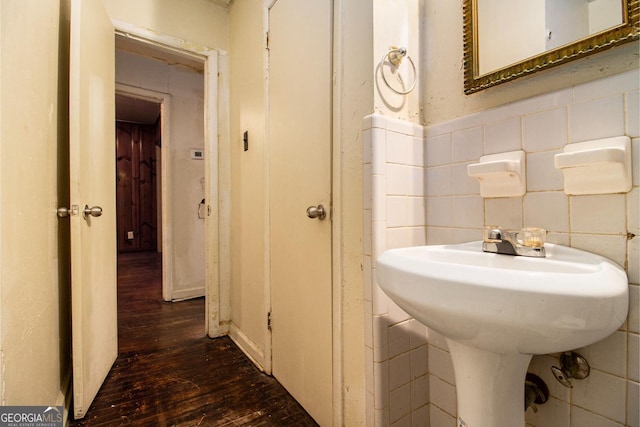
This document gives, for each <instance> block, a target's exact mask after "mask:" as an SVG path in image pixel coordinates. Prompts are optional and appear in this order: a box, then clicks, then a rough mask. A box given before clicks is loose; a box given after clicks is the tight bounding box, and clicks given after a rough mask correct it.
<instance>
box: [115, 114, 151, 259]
mask: <svg viewBox="0 0 640 427" xmlns="http://www.w3.org/2000/svg"><path fill="white" fill-rule="evenodd" d="M116 159H117V162H116V166H117V178H116V179H117V187H116V190H117V203H118V208H117V211H118V251H119V252H130V251H148V250H156V249H157V247H158V242H157V236H158V233H157V227H158V224H157V217H158V215H157V198H156V188H157V185H156V184H157V181H156V179H157V175H156V126H155V125H141V124H137V123H124V122H116Z"/></svg>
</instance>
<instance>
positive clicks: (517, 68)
mask: <svg viewBox="0 0 640 427" xmlns="http://www.w3.org/2000/svg"><path fill="white" fill-rule="evenodd" d="M463 13H464V80H465V82H464V92H465V93H466V94H471V93H474V92H477V91H479V90H482V89H486V88H488V87H491V86H494V85H497V84H500V83H504V82H507V81H510V80H513V79H516V78H518V77H522V76H525V75H528V74H531V73H533V72H535V71H539V70H542V69H545V68H550V67H554V66H556V65H560V64H564V63H566V62H569V61H572V60H574V59H578V58H581V57H584V56H587V55H591V54H593V53H596V52H600V51H603V50H606V49H609V48H611V47H613V46H617V45H619V44H622V43H627V42H630V41H633V40H637V39H638V38H639V36H640V27H639V16H640V0H464V11H463Z"/></svg>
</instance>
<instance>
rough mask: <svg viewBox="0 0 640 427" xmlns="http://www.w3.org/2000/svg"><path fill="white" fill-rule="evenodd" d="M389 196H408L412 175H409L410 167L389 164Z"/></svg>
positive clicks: (387, 175)
mask: <svg viewBox="0 0 640 427" xmlns="http://www.w3.org/2000/svg"><path fill="white" fill-rule="evenodd" d="M386 179H387V194H391V195H407V194H408V190H409V188H408V186H407V184H408V183H409V182H410V181H409V180H410V179H411V175H410V173H409V166H406V165H396V164H392V163H387V173H386Z"/></svg>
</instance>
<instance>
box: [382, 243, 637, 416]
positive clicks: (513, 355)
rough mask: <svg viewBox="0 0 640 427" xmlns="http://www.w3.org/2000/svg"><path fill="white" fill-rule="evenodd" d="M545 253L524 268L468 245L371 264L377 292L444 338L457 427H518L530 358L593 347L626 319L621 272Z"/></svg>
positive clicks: (576, 256)
mask: <svg viewBox="0 0 640 427" xmlns="http://www.w3.org/2000/svg"><path fill="white" fill-rule="evenodd" d="M545 248H546V253H547V256H546V258H529V257H522V256H511V255H499V254H492V253H485V252H482V242H471V243H464V244H458V245H440V246H418V247H410V248H402V249H391V250H388V251H386V252H385V253H384V254H382V255H381V256H380V257H379V258H378V260H377V267H376V271H377V281H378V284H379V285H380V287H381V288H382V289H383V290H384V292H385V293H386V294H387V295H388V296H389V297H390V298H391V299H392V300H393V301H395V303H396V304H398V305H399V306H400V307H401V308H403V309H404V310H405V311H406V312H407V313H409V314H410V315H411V316H413V317H414V318H415V319H416V320H418V321H420V322H421V323H422V324H424V325H426V326H427V327H429V328H431V329H433V330H435V331H436V332H439V333H440V334H442V335H443V336H445V337H446V338H447V343H448V344H449V350H450V352H451V357H452V359H453V366H454V371H455V377H456V390H457V396H458V424H457V425H458V427H520V426H524V380H525V376H526V372H527V367H528V365H529V361H530V360H531V357H532V356H533V355H534V354H547V353H556V352H562V351H568V350H572V349H575V348H578V347H583V346H586V345H589V344H593V343H595V342H597V341H600V340H601V339H603V338H605V337H607V336H608V335H610V334H612V333H613V332H614V331H615V330H616V329H618V328H619V327H620V325H622V323H623V322H624V321H625V319H626V317H627V310H628V280H627V276H626V274H625V272H624V270H622V269H621V268H620V267H619V266H618V265H616V264H614V263H613V262H611V261H609V260H608V259H606V258H603V257H601V256H598V255H594V254H591V253H589V252H584V251H581V250H578V249H573V248H568V247H564V246H559V245H553V244H547V245H545Z"/></svg>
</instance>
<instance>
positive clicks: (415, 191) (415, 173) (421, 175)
mask: <svg viewBox="0 0 640 427" xmlns="http://www.w3.org/2000/svg"><path fill="white" fill-rule="evenodd" d="M425 181H426V173H425V170H424V168H421V167H414V166H409V182H408V184H409V188H408V191H407V194H408V195H409V196H424V195H425Z"/></svg>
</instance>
